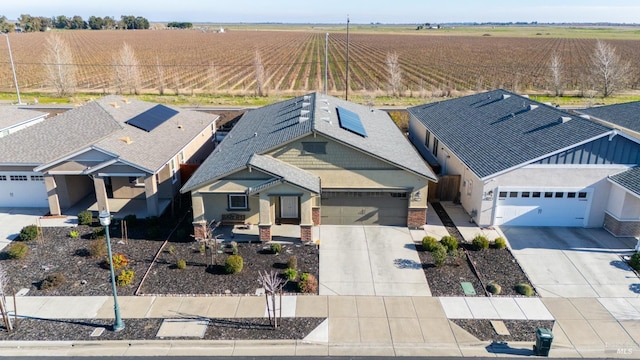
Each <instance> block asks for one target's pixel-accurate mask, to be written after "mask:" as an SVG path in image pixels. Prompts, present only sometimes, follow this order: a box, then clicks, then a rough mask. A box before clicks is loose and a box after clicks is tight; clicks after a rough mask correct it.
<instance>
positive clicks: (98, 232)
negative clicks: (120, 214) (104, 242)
mask: <svg viewBox="0 0 640 360" xmlns="http://www.w3.org/2000/svg"><path fill="white" fill-rule="evenodd" d="M105 236H106V231H105V229H104V226H98V227H97V228H95V229H93V232H92V233H91V238H92V239H94V240H97V239H104V238H105Z"/></svg>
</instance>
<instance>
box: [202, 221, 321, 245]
mask: <svg viewBox="0 0 640 360" xmlns="http://www.w3.org/2000/svg"><path fill="white" fill-rule="evenodd" d="M311 232H312V241H313V242H315V241H316V240H318V239H319V238H320V228H319V227H318V226H313V227H312V228H311ZM300 234H301V229H300V225H288V224H283V225H273V226H271V241H276V242H299V241H301V238H300ZM213 235H214V236H218V240H221V241H236V242H260V241H261V240H260V228H259V227H258V226H256V225H253V226H251V227H248V226H247V225H229V226H224V225H223V226H220V227H217V228H215V229H214V230H213Z"/></svg>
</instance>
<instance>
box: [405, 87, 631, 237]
mask: <svg viewBox="0 0 640 360" xmlns="http://www.w3.org/2000/svg"><path fill="white" fill-rule="evenodd" d="M409 113H410V122H409V139H410V140H411V142H412V143H413V144H414V146H415V147H416V148H417V149H418V151H419V152H420V153H421V154H422V155H423V157H424V158H425V160H426V161H427V162H428V163H430V164H432V167H433V165H437V168H439V171H440V175H459V176H460V178H461V179H460V180H461V181H460V187H459V195H458V198H459V201H460V203H461V204H462V206H463V208H464V209H465V210H466V211H467V212H468V213H469V215H470V218H471V219H472V220H473V221H474V222H476V223H477V224H478V225H480V226H500V225H508V226H573V227H602V226H605V222H607V224H608V226H605V228H607V229H608V230H609V231H610V232H612V233H614V234H615V235H621V236H629V235H640V232H638V231H636V230H635V225H640V201H639V200H640V197H639V196H640V193H638V194H636V195H629V196H628V197H627V196H618V195H620V194H618V195H616V196H615V199H613V198H614V197H613V195H614V194H617V193H616V191H617V190H616V189H618V188H619V187H620V186H621V184H623V185H622V186H624V184H626V182H625V179H627V177H624V176H622V175H621V174H624V173H625V172H629V171H631V172H633V173H637V170H635V167H636V166H637V165H638V164H640V141H639V140H638V139H637V138H635V137H633V136H630V135H629V134H627V133H625V132H623V131H621V130H618V129H614V128H612V127H610V126H606V125H605V124H602V123H598V122H594V121H592V120H590V119H589V118H587V117H586V116H584V115H580V114H573V113H569V112H566V111H563V110H561V109H558V108H555V107H552V106H548V105H545V104H542V103H539V102H536V101H533V100H531V99H529V98H527V97H524V96H520V95H517V94H515V93H511V92H508V91H505V90H501V89H500V90H494V91H489V92H484V93H480V94H476V95H471V96H466V97H462V98H458V99H452V100H447V101H441V102H437V103H431V104H425V105H420V106H416V107H412V108H410V109H409ZM616 222H617V223H616ZM620 223H625V226H620ZM634 224H635V225H634ZM637 229H638V230H640V226H638V227H637Z"/></svg>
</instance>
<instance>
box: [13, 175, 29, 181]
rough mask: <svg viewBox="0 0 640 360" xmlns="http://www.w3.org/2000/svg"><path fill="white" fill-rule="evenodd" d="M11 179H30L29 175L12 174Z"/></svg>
mask: <svg viewBox="0 0 640 360" xmlns="http://www.w3.org/2000/svg"><path fill="white" fill-rule="evenodd" d="M9 179H10V180H11V181H27V180H29V179H28V178H27V175H10V176H9Z"/></svg>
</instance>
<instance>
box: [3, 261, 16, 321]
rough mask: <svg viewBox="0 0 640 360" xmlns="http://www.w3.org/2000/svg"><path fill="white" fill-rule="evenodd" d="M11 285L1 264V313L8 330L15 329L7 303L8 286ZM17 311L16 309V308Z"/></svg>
mask: <svg viewBox="0 0 640 360" xmlns="http://www.w3.org/2000/svg"><path fill="white" fill-rule="evenodd" d="M8 286H9V278H8V277H7V273H6V272H5V270H4V268H2V265H0V315H1V316H2V322H3V323H4V326H5V328H6V329H7V330H8V331H12V330H13V325H12V323H11V317H10V316H9V309H8V305H7V288H8ZM14 312H15V309H14Z"/></svg>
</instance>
